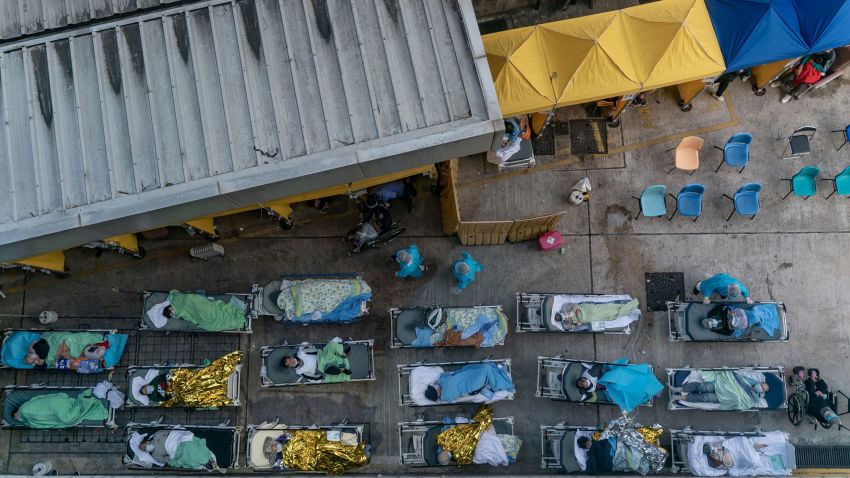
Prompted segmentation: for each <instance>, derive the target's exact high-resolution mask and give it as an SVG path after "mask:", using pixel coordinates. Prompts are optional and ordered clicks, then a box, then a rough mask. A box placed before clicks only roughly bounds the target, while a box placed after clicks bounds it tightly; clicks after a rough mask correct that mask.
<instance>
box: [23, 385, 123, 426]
mask: <svg viewBox="0 0 850 478" xmlns="http://www.w3.org/2000/svg"><path fill="white" fill-rule="evenodd" d="M18 412H19V413H20V414H21V421H22V422H24V423H26V424H27V426H29V427H31V428H54V429H55V428H71V427H74V426H77V425H79V424H80V423H82V422H84V421H87V420H106V419H107V418H109V412H108V411H107V410H106V407H105V406H104V405H103V402H102V401H100V400H98V399H97V398H94V397H93V396H92V390H91V389H88V390H85V391H83V392H82V393H80V394H79V395H78V396H76V397H70V396H68V394H67V393H49V394H46V395H39V396H36V397H33V398H31V399H29V400H27V402H26V403H24V404H23V405H21V407H20V408H19V409H18Z"/></svg>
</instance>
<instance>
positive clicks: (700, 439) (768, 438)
mask: <svg viewBox="0 0 850 478" xmlns="http://www.w3.org/2000/svg"><path fill="white" fill-rule="evenodd" d="M717 441H722V442H723V447H724V448H726V449H728V450H729V451H731V452H732V456H733V463H734V465H733V467H732V468H731V469H730V470H725V469H717V468H712V467H711V466H709V465H708V458H707V457H706V456H705V454H704V453H703V452H702V446H703V444H705V443H707V442H708V443H710V442H717ZM755 444H763V445H767V447H766V448H763V449H762V450H761V452H758V451H756V449H755V448H754V447H753V445H755ZM787 444H788V435H787V434H786V433H784V432H781V431H773V432H767V433H765V436H763V437H754V438H748V437H742V436H739V437H731V438H724V437H720V436H699V435H697V436H694V442H693V443H689V444H688V467H689V468H690V470H691V473H692V474H694V475H695V476H723V475H729V476H787V475H790V474H791V473H792V470H791V469H790V468H789V467H788V457H787V456H786V453H787V451H788V447H787ZM772 455H778V456H781V457H782V463H783V464H784V466H785V468H784V469H780V470H774V469H773V467H772V466H771V463H772V462H771V458H770V457H771V456H772Z"/></svg>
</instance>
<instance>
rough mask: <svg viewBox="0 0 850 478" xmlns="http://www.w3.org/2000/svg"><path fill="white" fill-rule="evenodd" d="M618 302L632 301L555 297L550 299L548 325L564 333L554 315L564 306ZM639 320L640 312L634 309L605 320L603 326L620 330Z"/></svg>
mask: <svg viewBox="0 0 850 478" xmlns="http://www.w3.org/2000/svg"><path fill="white" fill-rule="evenodd" d="M618 300H632V297H631V296H628V295H570V294H558V295H555V296H553V299H552V313H551V314H550V315H549V319H548V320H549V324H550V325H552V326H553V327H555V328H557V329H559V330H560V331H562V332H563V331H564V326H563V324H560V323H558V322H556V321H555V314H556V313H557V311H559V310H561V307H563V305H564V304H587V303H590V304H607V303H608V302H616V301H618ZM639 318H640V310H638V309H635V310H634V311H632V313H630V314H629V315H625V316H622V317H617V318H615V319H612V320H606V321H605V322H603V323H604V324H605V329H609V330H610V329H622V328H625V327H626V326H627V325H629V324H631V323H632V322H634V321H636V320H638V319H639Z"/></svg>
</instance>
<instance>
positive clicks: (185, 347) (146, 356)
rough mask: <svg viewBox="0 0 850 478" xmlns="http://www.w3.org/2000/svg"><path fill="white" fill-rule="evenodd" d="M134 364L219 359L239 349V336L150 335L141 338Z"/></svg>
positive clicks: (196, 334)
mask: <svg viewBox="0 0 850 478" xmlns="http://www.w3.org/2000/svg"><path fill="white" fill-rule="evenodd" d="M138 343H139V347H138V352H137V356H136V361H135V362H134V363H133V365H153V364H156V363H165V362H168V363H173V364H183V363H194V364H200V363H201V362H202V361H203V360H204V359H210V360H213V359H217V358H219V357H221V356H222V355H226V354H228V353H230V352H233V351H234V350H236V349H238V348H239V335H238V334H202V333H172V334H163V333H148V334H140V335H139V341H138Z"/></svg>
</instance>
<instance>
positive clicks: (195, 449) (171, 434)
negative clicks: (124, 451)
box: [130, 430, 218, 470]
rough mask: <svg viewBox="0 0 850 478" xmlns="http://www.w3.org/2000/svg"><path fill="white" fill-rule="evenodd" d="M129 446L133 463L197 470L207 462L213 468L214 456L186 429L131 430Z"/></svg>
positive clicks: (201, 441) (205, 444) (200, 439)
mask: <svg viewBox="0 0 850 478" xmlns="http://www.w3.org/2000/svg"><path fill="white" fill-rule="evenodd" d="M130 449H131V450H133V453H134V454H135V457H134V462H135V463H138V464H140V465H142V466H146V467H151V466H153V465H156V466H166V465H168V466H171V467H174V468H187V469H192V470H200V469H203V468H205V467H206V466H207V465H208V464H210V462H212V464H213V468H214V469H215V468H218V466H217V465H215V455H213V453H212V452H211V451H210V449H209V448H207V441H206V440H205V439H203V438H198V437H196V436H195V434H194V433H192V432H190V431H188V430H158V431H156V432H154V433H152V434H150V435H146V434H140V433H138V432H133V433H132V434H131V435H130Z"/></svg>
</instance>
